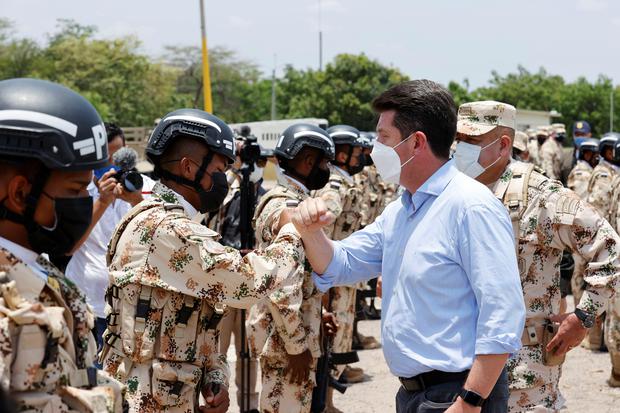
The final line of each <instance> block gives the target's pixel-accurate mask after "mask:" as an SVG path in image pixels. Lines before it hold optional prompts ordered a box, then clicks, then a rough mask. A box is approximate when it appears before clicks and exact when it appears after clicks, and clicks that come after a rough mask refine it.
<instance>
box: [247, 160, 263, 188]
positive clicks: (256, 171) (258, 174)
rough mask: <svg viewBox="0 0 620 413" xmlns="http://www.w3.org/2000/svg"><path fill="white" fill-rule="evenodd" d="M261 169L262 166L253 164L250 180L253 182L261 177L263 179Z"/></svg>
mask: <svg viewBox="0 0 620 413" xmlns="http://www.w3.org/2000/svg"><path fill="white" fill-rule="evenodd" d="M263 171H264V168H261V167H260V166H258V165H256V164H254V170H253V171H252V173H251V174H250V182H252V183H254V184H255V183H257V182H258V181H260V180H261V179H263Z"/></svg>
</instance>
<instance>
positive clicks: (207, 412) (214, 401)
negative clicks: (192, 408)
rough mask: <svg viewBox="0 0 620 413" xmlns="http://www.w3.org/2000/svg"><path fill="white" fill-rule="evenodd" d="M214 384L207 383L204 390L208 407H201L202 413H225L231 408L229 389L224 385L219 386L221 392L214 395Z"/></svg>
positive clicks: (203, 394)
mask: <svg viewBox="0 0 620 413" xmlns="http://www.w3.org/2000/svg"><path fill="white" fill-rule="evenodd" d="M212 386H214V384H213V383H207V384H206V385H205V386H204V387H203V388H202V396H203V397H204V398H205V402H206V403H207V405H206V406H200V408H199V409H200V412H201V413H225V412H227V411H228V407H229V406H230V397H229V395H228V388H227V387H226V386H224V385H223V384H220V385H216V386H219V391H218V392H217V393H216V394H213V388H212Z"/></svg>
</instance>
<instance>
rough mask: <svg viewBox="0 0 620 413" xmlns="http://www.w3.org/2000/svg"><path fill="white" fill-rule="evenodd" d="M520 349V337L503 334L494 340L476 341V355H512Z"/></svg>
mask: <svg viewBox="0 0 620 413" xmlns="http://www.w3.org/2000/svg"><path fill="white" fill-rule="evenodd" d="M520 349H521V336H519V337H516V336H515V335H514V334H504V335H501V336H499V337H496V338H480V339H478V340H476V355H479V354H480V355H487V354H513V353H516V352H517V351H519V350H520Z"/></svg>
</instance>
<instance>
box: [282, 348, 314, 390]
mask: <svg viewBox="0 0 620 413" xmlns="http://www.w3.org/2000/svg"><path fill="white" fill-rule="evenodd" d="M287 357H288V365H287V366H286V368H285V369H284V374H285V375H286V376H288V375H290V378H289V382H290V383H291V384H298V385H300V384H303V382H304V381H306V380H308V375H309V374H310V367H311V365H312V353H310V350H306V351H304V352H303V353H300V354H294V355H291V354H288V355H287Z"/></svg>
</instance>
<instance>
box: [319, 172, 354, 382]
mask: <svg viewBox="0 0 620 413" xmlns="http://www.w3.org/2000/svg"><path fill="white" fill-rule="evenodd" d="M317 196H321V197H323V199H325V203H326V205H327V208H328V209H329V210H330V211H331V212H332V213H333V214H334V215H335V216H336V220H335V221H334V222H333V223H332V224H331V225H330V226H328V227H326V228H325V229H324V230H325V233H326V234H327V236H328V237H329V238H330V239H332V240H335V241H338V240H342V239H345V238H346V237H348V236H349V235H351V234H352V233H353V232H355V231H357V230H358V229H359V228H360V225H361V221H362V213H361V207H362V203H363V195H362V192H361V191H360V189H359V188H358V187H357V186H356V185H355V181H354V180H353V177H351V176H350V175H349V174H348V173H347V172H345V171H343V170H342V169H340V168H338V167H337V166H332V174H331V176H330V178H329V183H328V184H327V186H326V187H325V188H323V189H321V190H320V191H318V193H317ZM355 293H356V287H349V286H346V287H345V286H343V287H333V288H331V290H330V295H331V309H330V310H331V312H332V313H334V316H335V317H336V320H337V322H338V331H337V332H336V335H335V337H334V341H333V348H332V350H333V352H334V353H347V352H350V351H351V347H352V344H353V322H354V320H355ZM343 370H344V365H339V366H338V372H337V375H338V376H339V375H340V374H342V371H343Z"/></svg>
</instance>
